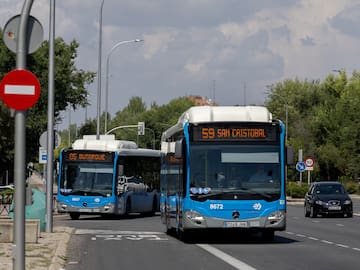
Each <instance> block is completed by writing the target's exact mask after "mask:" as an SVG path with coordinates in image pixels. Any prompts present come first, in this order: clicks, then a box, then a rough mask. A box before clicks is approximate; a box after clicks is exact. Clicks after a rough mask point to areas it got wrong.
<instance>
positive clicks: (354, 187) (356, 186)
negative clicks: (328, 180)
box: [344, 182, 359, 194]
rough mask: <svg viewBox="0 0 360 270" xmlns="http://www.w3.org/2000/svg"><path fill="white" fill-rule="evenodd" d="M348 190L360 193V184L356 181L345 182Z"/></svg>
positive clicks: (352, 192)
mask: <svg viewBox="0 0 360 270" xmlns="http://www.w3.org/2000/svg"><path fill="white" fill-rule="evenodd" d="M344 186H345V189H346V191H347V192H348V193H349V194H356V193H359V184H357V183H355V182H347V183H345V184H344Z"/></svg>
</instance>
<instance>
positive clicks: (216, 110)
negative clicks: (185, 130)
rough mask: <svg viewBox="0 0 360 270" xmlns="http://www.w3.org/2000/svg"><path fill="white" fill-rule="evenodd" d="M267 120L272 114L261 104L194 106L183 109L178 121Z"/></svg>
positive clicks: (268, 120) (270, 119) (269, 119)
mask: <svg viewBox="0 0 360 270" xmlns="http://www.w3.org/2000/svg"><path fill="white" fill-rule="evenodd" d="M229 119H231V121H234V122H236V121H245V122H268V123H271V121H272V114H271V113H270V112H269V110H268V109H267V108H266V107H263V106H195V107H191V108H190V109H188V110H187V111H185V112H184V113H183V114H182V116H181V117H180V119H179V123H180V122H187V121H189V122H190V123H203V122H221V121H229Z"/></svg>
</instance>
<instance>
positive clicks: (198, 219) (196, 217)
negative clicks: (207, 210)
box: [185, 210, 205, 225]
mask: <svg viewBox="0 0 360 270" xmlns="http://www.w3.org/2000/svg"><path fill="white" fill-rule="evenodd" d="M185 217H186V218H187V219H188V220H190V221H191V222H193V223H195V224H197V225H201V224H203V223H204V221H205V219H204V217H203V216H202V215H201V214H200V213H198V212H196V211H193V210H190V211H186V212H185Z"/></svg>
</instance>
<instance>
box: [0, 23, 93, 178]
mask: <svg viewBox="0 0 360 270" xmlns="http://www.w3.org/2000/svg"><path fill="white" fill-rule="evenodd" d="M0 34H1V36H2V31H1V29H0ZM78 47H79V43H78V42H77V41H75V40H74V41H72V42H70V44H66V43H65V42H64V40H63V39H61V38H57V39H56V40H55V74H54V79H55V93H54V95H55V96H54V100H55V104H54V114H55V115H54V116H55V123H57V122H59V121H61V116H60V113H61V112H62V111H64V110H66V108H67V107H68V106H71V107H73V108H74V109H75V108H78V107H84V106H86V105H88V91H87V89H86V86H87V85H88V84H90V83H92V82H93V79H94V76H95V73H94V72H90V71H84V70H82V69H78V68H77V67H76V65H75V60H76V57H77V49H78ZM15 56H16V55H15V54H14V53H12V52H11V51H9V50H8V49H7V48H6V46H5V44H4V43H3V40H2V39H0V59H1V62H0V78H2V77H3V76H4V75H5V74H6V73H7V72H9V71H11V70H13V69H14V68H15V67H16V59H15ZM48 63H49V43H48V42H47V41H44V42H43V43H42V45H41V46H40V48H39V49H38V50H37V51H36V52H34V53H33V54H30V55H28V56H27V69H28V70H30V71H31V72H32V73H34V74H35V75H36V76H37V78H38V79H39V81H40V86H41V94H40V98H39V100H38V102H37V103H36V104H35V105H34V106H33V107H32V108H30V109H29V110H28V111H27V117H26V161H27V162H28V161H36V160H37V158H38V149H39V137H40V135H41V134H42V132H44V131H46V130H47V122H48V119H47V108H48V104H47V101H48ZM1 106H2V107H1V111H0V126H3V125H12V126H9V128H8V129H7V130H6V133H5V132H4V133H3V132H2V136H6V140H1V141H0V150H1V153H0V155H1V156H2V157H5V156H6V160H4V163H3V162H1V165H0V166H5V167H6V168H13V143H11V144H9V143H8V141H9V142H13V140H14V129H13V122H14V119H13V118H12V117H11V116H10V113H9V109H8V108H6V107H4V106H3V104H2V105H1ZM0 170H1V171H3V169H2V168H1V167H0ZM10 171H11V172H12V171H13V170H12V169H11V170H10Z"/></svg>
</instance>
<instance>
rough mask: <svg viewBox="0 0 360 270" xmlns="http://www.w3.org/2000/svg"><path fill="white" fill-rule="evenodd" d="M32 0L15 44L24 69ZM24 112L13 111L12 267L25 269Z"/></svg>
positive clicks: (18, 64) (26, 4)
mask: <svg viewBox="0 0 360 270" xmlns="http://www.w3.org/2000/svg"><path fill="white" fill-rule="evenodd" d="M32 4H33V0H25V1H24V5H23V7H22V11H21V17H20V25H19V31H18V33H19V34H18V35H19V36H18V40H17V46H16V68H17V69H26V55H27V51H28V44H27V41H26V31H27V25H28V18H29V14H30V10H31V7H32ZM25 113H26V111H18V110H16V111H15V158H14V177H15V179H14V180H15V204H14V207H15V209H14V228H15V229H14V242H13V269H14V270H24V269H25V175H26V170H25V152H26V151H25V137H26V133H25V131H26V129H25Z"/></svg>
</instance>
